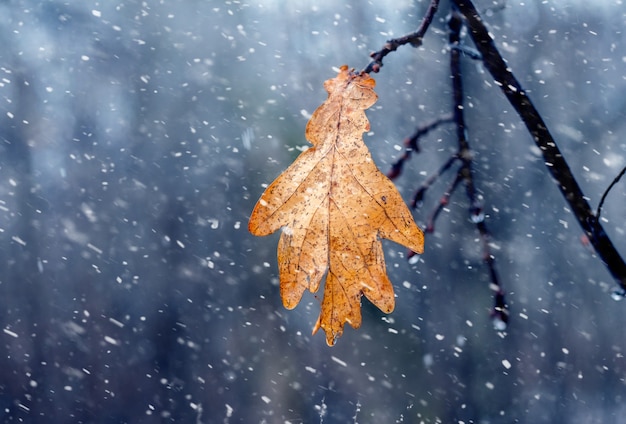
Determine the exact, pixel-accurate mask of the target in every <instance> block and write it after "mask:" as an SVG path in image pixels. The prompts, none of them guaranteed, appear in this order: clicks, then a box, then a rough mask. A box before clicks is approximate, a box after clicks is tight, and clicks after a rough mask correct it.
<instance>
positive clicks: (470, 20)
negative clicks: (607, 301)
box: [452, 0, 626, 292]
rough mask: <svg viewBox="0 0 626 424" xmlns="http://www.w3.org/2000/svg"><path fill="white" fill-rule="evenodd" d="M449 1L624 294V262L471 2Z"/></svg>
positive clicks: (625, 278) (625, 282)
mask: <svg viewBox="0 0 626 424" xmlns="http://www.w3.org/2000/svg"><path fill="white" fill-rule="evenodd" d="M452 1H453V3H454V4H455V5H456V6H457V7H458V9H459V11H460V13H461V14H462V15H463V16H464V17H465V20H466V24H467V26H468V29H469V34H470V36H471V37H472V40H473V41H474V44H475V45H476V48H477V49H478V51H479V52H480V54H481V56H482V58H483V63H484V65H485V68H487V70H488V71H489V72H490V73H491V75H492V76H493V78H494V79H495V81H496V84H497V85H498V86H500V88H501V90H502V91H503V93H504V95H505V96H506V98H507V99H508V100H509V102H510V103H511V105H512V106H513V108H514V109H515V110H516V111H517V113H518V115H519V116H520V118H521V119H522V121H523V122H524V124H525V125H526V128H527V129H528V131H529V132H530V134H531V135H532V136H533V139H534V141H535V143H536V144H537V146H538V147H539V149H540V150H541V153H542V155H543V158H544V162H545V164H546V166H547V168H548V170H549V171H550V173H551V174H552V176H553V177H554V179H555V180H556V182H557V185H558V187H559V189H560V190H561V193H562V194H563V196H564V197H565V199H566V201H567V202H568V204H569V205H570V207H571V208H572V212H573V213H574V215H575V217H576V219H577V221H578V223H579V224H580V226H581V227H582V229H583V231H584V232H585V234H586V236H587V237H588V239H589V241H590V242H591V245H592V246H593V247H594V249H595V251H596V253H597V254H598V256H600V258H601V259H602V260H603V261H604V263H605V264H606V267H607V269H608V270H609V272H610V273H611V275H612V276H613V277H614V278H615V279H616V281H617V282H618V284H619V285H620V287H621V290H622V292H626V263H625V262H624V259H623V258H622V257H621V256H620V254H619V252H618V251H617V249H616V248H615V246H614V245H613V243H612V242H611V240H610V239H609V237H608V235H607V234H606V232H605V231H604V229H603V228H602V225H601V224H600V221H599V219H598V217H597V216H596V215H594V213H593V211H592V210H591V207H590V206H589V204H588V203H587V200H586V199H585V196H584V194H583V192H582V190H581V188H580V186H579V185H578V183H577V181H576V179H575V178H574V175H573V174H572V172H571V170H570V168H569V165H568V164H567V162H566V161H565V159H564V158H563V155H562V154H561V151H560V150H559V148H558V146H557V144H556V141H555V140H554V138H553V137H552V134H551V133H550V131H549V130H548V128H547V126H546V124H545V122H544V121H543V119H542V117H541V116H540V115H539V112H538V111H537V109H535V107H534V105H533V104H532V102H531V100H530V98H529V97H528V96H527V94H526V92H525V91H524V89H523V88H522V86H521V85H520V83H519V82H518V81H517V79H516V78H515V76H514V75H513V73H512V72H511V70H510V69H509V68H508V67H507V65H506V63H505V61H504V59H503V58H502V56H501V55H500V53H499V51H498V49H497V48H496V46H495V43H494V42H493V39H492V38H491V36H490V35H489V32H488V30H487V28H486V27H485V25H484V24H483V21H482V18H481V17H480V15H479V13H478V11H477V10H476V8H475V7H474V5H473V4H472V2H471V1H470V0H452Z"/></svg>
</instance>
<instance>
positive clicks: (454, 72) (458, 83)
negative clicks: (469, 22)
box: [448, 7, 509, 330]
mask: <svg viewBox="0 0 626 424" xmlns="http://www.w3.org/2000/svg"><path fill="white" fill-rule="evenodd" d="M462 26H463V19H462V16H461V14H460V13H459V12H458V10H457V9H456V8H455V7H453V8H452V13H451V14H450V16H449V19H448V27H449V29H450V35H449V41H450V45H451V46H452V49H451V50H450V75H451V77H452V96H453V104H452V108H453V114H454V122H455V123H456V135H457V142H458V145H459V152H458V156H459V158H460V160H461V163H462V165H461V167H460V168H459V173H458V177H457V179H458V178H460V179H462V181H463V183H464V184H465V191H466V193H467V197H468V199H469V203H470V206H469V212H470V220H471V221H472V222H474V223H475V224H476V228H477V230H478V232H479V234H480V237H481V240H482V246H483V258H484V262H485V264H486V265H487V266H488V268H489V276H490V277H491V284H490V287H491V288H492V290H493V291H494V292H495V296H494V307H493V309H492V313H491V315H492V319H493V322H494V326H495V328H496V329H497V330H504V329H505V328H506V325H507V323H508V319H509V313H508V310H507V307H506V302H505V299H504V290H502V285H501V284H500V278H499V277H498V273H497V271H496V267H495V258H494V256H493V255H492V254H491V250H490V248H489V239H490V238H491V235H490V233H489V230H488V229H487V224H486V223H485V214H484V212H483V208H482V205H481V204H480V202H479V201H478V198H477V196H476V186H475V184H474V174H473V172H472V164H473V160H474V158H473V155H472V152H471V149H470V145H469V141H468V139H467V127H466V125H465V115H464V107H463V98H464V94H463V77H462V73H461V57H460V56H461V54H462V50H461V49H456V48H454V47H455V46H458V45H460V42H461V28H462Z"/></svg>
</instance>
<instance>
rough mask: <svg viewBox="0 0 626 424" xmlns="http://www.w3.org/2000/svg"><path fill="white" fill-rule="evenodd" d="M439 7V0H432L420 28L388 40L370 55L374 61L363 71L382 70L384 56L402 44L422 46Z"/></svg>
mask: <svg viewBox="0 0 626 424" xmlns="http://www.w3.org/2000/svg"><path fill="white" fill-rule="evenodd" d="M438 7H439V0H431V2H430V5H429V6H428V9H426V13H425V14H424V17H423V18H422V22H421V24H420V26H419V28H418V29H417V30H416V31H415V32H412V33H410V34H406V35H404V36H402V37H399V38H394V39H391V40H388V41H387V42H386V43H385V45H384V46H383V48H382V49H380V50H379V51H377V52H373V53H371V54H370V57H371V58H372V61H371V62H370V63H369V64H368V65H367V66H366V67H365V68H364V69H363V71H362V72H366V73H371V72H378V71H380V68H381V67H382V66H383V58H384V57H385V56H387V55H388V54H389V53H391V52H393V51H396V49H397V48H398V47H400V46H403V45H405V44H410V45H411V46H413V47H419V46H421V45H422V40H423V38H424V35H425V34H426V31H427V30H428V27H429V26H430V24H431V22H432V21H433V18H434V16H435V13H436V12H437V8H438Z"/></svg>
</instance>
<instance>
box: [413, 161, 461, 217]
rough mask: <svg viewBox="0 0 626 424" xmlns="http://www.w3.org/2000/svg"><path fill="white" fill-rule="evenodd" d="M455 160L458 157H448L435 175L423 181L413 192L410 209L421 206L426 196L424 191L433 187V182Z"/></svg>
mask: <svg viewBox="0 0 626 424" xmlns="http://www.w3.org/2000/svg"><path fill="white" fill-rule="evenodd" d="M457 160H459V157H458V156H457V155H452V156H450V157H449V158H448V160H447V161H446V162H445V163H444V164H443V165H442V166H441V167H440V168H439V169H438V170H437V172H436V173H434V174H433V175H431V176H430V177H428V178H427V179H426V181H424V182H423V183H422V185H420V186H419V188H418V189H417V190H416V191H415V195H414V196H413V201H412V202H411V207H412V208H413V209H415V208H419V207H420V206H421V204H422V202H423V201H424V196H425V195H426V190H428V189H429V188H430V186H431V185H433V184H434V182H435V181H437V178H439V177H440V176H442V175H443V174H444V173H445V172H446V171H447V170H448V169H450V167H451V166H452V164H453V163H454V162H456V161H457Z"/></svg>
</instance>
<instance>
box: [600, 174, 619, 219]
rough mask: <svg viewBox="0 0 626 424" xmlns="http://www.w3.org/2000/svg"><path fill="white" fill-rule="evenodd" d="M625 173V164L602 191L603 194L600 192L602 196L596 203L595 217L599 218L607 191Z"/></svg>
mask: <svg viewBox="0 0 626 424" xmlns="http://www.w3.org/2000/svg"><path fill="white" fill-rule="evenodd" d="M625 173H626V166H625V167H624V169H622V172H620V173H619V174H618V175H617V177H615V179H614V180H613V181H612V182H611V184H609V186H608V187H607V189H606V190H605V191H604V194H602V198H601V199H600V203H599V204H598V209H596V219H598V220H600V214H601V213H602V206H603V205H604V200H605V199H606V196H608V194H609V191H611V189H612V188H613V186H614V185H615V184H617V182H618V181H619V180H620V179H621V178H622V177H623V176H624V174H625Z"/></svg>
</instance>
